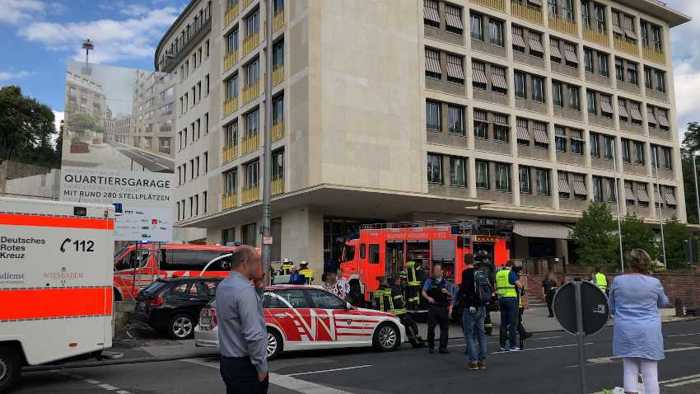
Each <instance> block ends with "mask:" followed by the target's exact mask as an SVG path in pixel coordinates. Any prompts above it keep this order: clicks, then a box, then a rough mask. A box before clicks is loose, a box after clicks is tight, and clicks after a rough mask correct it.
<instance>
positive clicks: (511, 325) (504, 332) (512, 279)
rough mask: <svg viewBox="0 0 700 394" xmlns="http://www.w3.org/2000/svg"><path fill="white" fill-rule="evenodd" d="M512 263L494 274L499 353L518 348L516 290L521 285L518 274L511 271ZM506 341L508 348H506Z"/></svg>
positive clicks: (509, 262) (520, 287) (508, 263)
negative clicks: (499, 311)
mask: <svg viewBox="0 0 700 394" xmlns="http://www.w3.org/2000/svg"><path fill="white" fill-rule="evenodd" d="M512 268H513V261H508V262H507V263H506V266H505V267H504V268H503V269H501V270H500V271H498V272H497V273H496V293H497V294H498V306H499V309H500V310H501V330H500V337H501V338H500V343H501V351H517V350H520V348H519V347H518V341H517V339H518V289H522V287H523V286H522V284H521V282H520V280H519V279H518V274H517V273H515V272H513V271H512ZM506 336H507V338H506ZM506 339H507V340H508V342H509V346H508V347H507V346H506Z"/></svg>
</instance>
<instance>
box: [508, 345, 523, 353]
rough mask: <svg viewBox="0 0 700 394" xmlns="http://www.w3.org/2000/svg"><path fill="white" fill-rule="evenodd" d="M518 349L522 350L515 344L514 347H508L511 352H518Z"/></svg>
mask: <svg viewBox="0 0 700 394" xmlns="http://www.w3.org/2000/svg"><path fill="white" fill-rule="evenodd" d="M520 350H522V349H520V348H519V347H517V346H516V347H512V348H510V351H511V352H519V351H520Z"/></svg>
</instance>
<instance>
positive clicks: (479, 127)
mask: <svg viewBox="0 0 700 394" xmlns="http://www.w3.org/2000/svg"><path fill="white" fill-rule="evenodd" d="M474 136H475V137H477V138H482V139H488V138H489V124H488V113H487V112H485V111H479V110H474Z"/></svg>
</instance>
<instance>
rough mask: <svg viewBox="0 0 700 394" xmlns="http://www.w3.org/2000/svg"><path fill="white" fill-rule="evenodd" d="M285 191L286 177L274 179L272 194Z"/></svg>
mask: <svg viewBox="0 0 700 394" xmlns="http://www.w3.org/2000/svg"><path fill="white" fill-rule="evenodd" d="M282 193H284V178H277V179H273V180H272V195H273V196H274V195H276V194H282Z"/></svg>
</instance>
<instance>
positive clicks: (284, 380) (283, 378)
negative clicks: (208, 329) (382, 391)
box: [180, 358, 350, 394]
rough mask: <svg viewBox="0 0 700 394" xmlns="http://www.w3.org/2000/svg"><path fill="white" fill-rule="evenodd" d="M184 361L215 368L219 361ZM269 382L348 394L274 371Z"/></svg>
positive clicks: (311, 393) (318, 393)
mask: <svg viewBox="0 0 700 394" xmlns="http://www.w3.org/2000/svg"><path fill="white" fill-rule="evenodd" d="M180 361H184V362H188V363H191V364H197V365H201V366H204V367H209V368H215V369H219V363H217V362H213V361H201V360H197V359H192V358H188V359H184V360H180ZM327 371H328V370H326V371H316V372H317V373H319V372H327ZM270 383H272V384H274V385H277V386H281V387H284V388H285V389H288V390H292V391H297V392H300V393H307V394H326V393H328V394H350V393H349V392H347V391H342V390H337V389H334V388H332V387H329V386H323V385H320V384H316V383H311V382H308V381H306V380H301V379H296V378H293V377H291V376H290V375H280V374H276V373H270Z"/></svg>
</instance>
